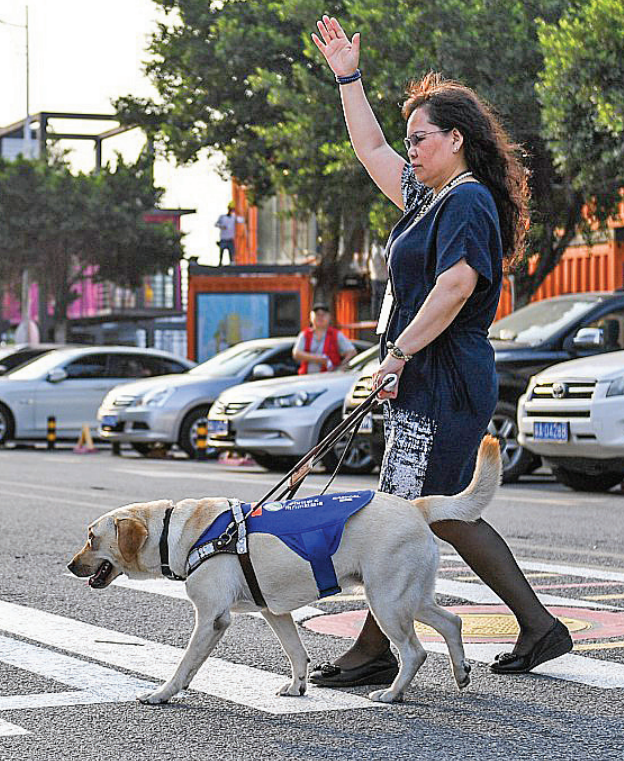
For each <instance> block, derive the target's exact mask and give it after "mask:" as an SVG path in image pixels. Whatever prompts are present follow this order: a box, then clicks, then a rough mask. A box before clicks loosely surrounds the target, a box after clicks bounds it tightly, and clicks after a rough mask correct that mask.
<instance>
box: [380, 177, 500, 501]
mask: <svg viewBox="0 0 624 761" xmlns="http://www.w3.org/2000/svg"><path fill="white" fill-rule="evenodd" d="M402 189H403V198H404V201H405V214H404V215H403V217H402V218H401V219H400V220H399V222H398V223H397V225H396V226H395V227H394V229H393V230H392V232H391V234H390V238H389V241H388V246H387V250H386V253H387V256H388V269H389V273H390V282H391V285H392V291H393V295H394V305H393V310H392V313H391V315H390V319H389V322H388V326H387V328H386V331H385V333H384V336H383V340H382V347H381V351H382V357H383V356H385V354H386V349H385V344H386V341H387V340H392V341H394V340H396V339H397V338H398V336H399V335H400V333H401V332H402V331H403V330H404V329H405V328H406V327H407V325H408V324H409V323H410V322H411V321H412V320H413V319H414V317H415V315H416V313H417V312H418V310H419V309H420V307H421V306H422V304H423V303H424V301H425V299H426V298H427V296H428V294H429V293H430V291H431V290H432V289H433V287H434V285H435V282H436V278H437V277H438V276H439V275H440V274H441V273H443V272H444V271H445V270H447V269H449V268H450V267H452V266H453V265H454V264H456V263H457V262H458V261H460V260H461V259H465V260H466V262H467V263H468V264H469V265H470V266H471V267H472V268H473V269H474V270H475V271H476V272H477V273H478V275H479V277H478V282H477V286H476V288H475V290H474V292H473V293H472V295H471V296H470V298H469V299H468V301H467V302H466V303H465V305H464V306H463V308H462V310H461V311H460V312H459V314H458V315H457V316H456V317H455V319H454V320H453V322H452V323H451V325H450V326H449V327H448V328H447V329H446V330H445V331H444V332H443V333H442V334H441V335H440V336H438V337H437V338H436V339H435V340H434V341H432V342H431V343H430V344H429V345H427V346H426V347H425V348H424V349H422V350H421V351H419V352H418V353H417V354H416V355H415V356H414V358H413V359H412V360H411V361H410V362H408V363H407V364H406V365H405V369H404V371H403V374H402V375H401V380H400V384H399V391H398V397H397V399H396V400H391V402H390V404H391V407H392V411H391V412H390V417H392V413H393V412H394V413H398V414H399V417H401V415H402V416H403V419H404V420H408V419H409V420H411V421H414V420H417V421H419V422H418V432H417V434H415V436H416V438H415V439H414V441H415V442H417V443H415V444H414V445H413V446H414V447H416V449H418V450H419V451H417V452H413V453H412V455H411V459H412V460H413V461H415V460H418V463H417V466H418V468H419V469H420V475H421V476H422V483H421V487H420V488H419V491H420V493H421V494H422V495H426V494H456V493H457V492H459V491H461V490H462V489H464V488H465V487H466V486H467V485H468V484H469V483H470V480H471V478H472V473H473V470H474V465H475V461H476V453H477V450H478V447H479V443H480V441H481V439H482V437H483V435H484V434H485V432H486V428H487V425H488V422H489V420H490V418H491V416H492V413H493V412H494V408H495V406H496V402H497V397H498V384H497V376H496V368H495V365H494V352H493V350H492V347H491V345H490V343H489V341H488V328H489V326H490V324H491V323H492V320H493V319H494V316H495V314H496V309H497V306H498V300H499V295H500V289H501V282H502V259H503V256H502V242H501V235H500V226H499V221H498V213H497V210H496V205H495V202H494V199H493V197H492V195H491V193H490V191H489V190H488V189H487V188H486V187H485V186H484V185H482V184H481V183H477V182H464V183H462V184H459V185H457V186H456V187H455V188H453V189H452V190H451V191H450V192H449V193H448V195H446V196H445V197H444V198H443V199H441V200H440V201H439V202H438V204H437V205H435V206H434V207H433V208H432V209H431V210H430V211H429V212H428V213H427V214H426V215H425V216H424V217H423V218H422V219H421V220H420V221H418V222H417V223H415V222H414V220H415V218H416V216H417V214H418V211H419V209H420V207H421V205H422V203H423V200H424V197H425V194H426V190H427V189H426V188H425V187H424V186H423V185H422V184H420V183H418V181H417V180H416V178H415V177H414V174H413V171H412V169H411V167H410V166H409V165H406V168H405V170H404V172H403V182H402ZM395 417H396V415H395ZM412 427H413V425H412ZM404 434H405V431H403V433H401V432H400V431H399V432H398V433H396V432H395V434H394V438H393V440H392V442H388V441H387V444H392V446H393V447H394V448H395V449H397V448H398V449H401V448H402V449H403V450H404V451H403V452H401V453H399V454H398V455H397V453H395V460H396V456H398V457H399V458H402V461H403V462H406V461H407V455H406V451H405V450H406V449H409V448H410V446H409V444H410V443H409V442H406V441H405V440H403V441H401V438H403V439H405V435H404ZM421 439H422V442H423V443H422V444H421V443H418V442H420V441H421ZM425 439H426V441H425ZM392 457H393V455H392V453H390V454H389V460H388V462H387V463H384V464H385V465H386V466H387V467H388V468H392V467H399V469H400V464H399V466H397V464H396V462H395V463H394V465H392V462H391V460H392ZM401 478H402V479H403V480H405V474H403V475H402V476H401ZM382 481H383V467H382ZM380 488H382V489H383V490H384V491H391V490H392V491H394V493H396V490H394V489H391V488H383V486H381V487H380ZM399 491H400V490H399ZM402 496H408V495H402ZM410 496H411V495H410Z"/></svg>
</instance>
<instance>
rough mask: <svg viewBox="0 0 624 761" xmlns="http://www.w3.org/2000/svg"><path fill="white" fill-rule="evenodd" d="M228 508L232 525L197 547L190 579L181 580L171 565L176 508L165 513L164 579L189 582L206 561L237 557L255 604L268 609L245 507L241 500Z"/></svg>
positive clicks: (162, 538)
mask: <svg viewBox="0 0 624 761" xmlns="http://www.w3.org/2000/svg"><path fill="white" fill-rule="evenodd" d="M228 505H229V507H230V510H231V512H232V516H233V518H234V520H233V521H231V522H230V523H229V524H228V526H227V528H226V529H225V531H224V532H223V533H222V534H221V535H220V536H219V537H218V538H217V539H215V540H213V541H212V542H210V543H206V544H204V545H203V546H201V547H194V548H193V549H192V550H191V553H190V555H189V558H188V560H187V569H188V570H187V576H178V574H177V573H174V572H173V571H172V570H171V566H170V565H169V525H170V523H171V515H172V513H173V510H174V508H173V507H168V508H167V509H166V510H165V517H164V518H163V529H162V533H161V535H160V570H161V572H162V575H163V576H165V577H166V578H167V579H171V580H172V581H186V579H187V578H188V576H190V574H191V573H192V572H193V571H194V570H195V569H196V568H198V567H199V566H200V565H201V564H202V563H203V562H204V560H208V558H210V557H213V555H218V554H220V553H224V552H226V553H229V554H231V555H236V556H237V557H238V560H239V562H240V564H241V569H242V571H243V575H244V576H245V581H246V582H247V585H248V586H249V589H250V591H251V595H252V597H253V600H254V602H255V603H256V605H258V606H259V607H260V608H266V607H267V604H266V600H265V599H264V596H263V594H262V591H261V590H260V585H259V584H258V579H257V577H256V573H255V571H254V569H253V566H252V564H251V559H250V557H249V552H248V551H247V528H246V524H245V516H244V515H243V511H242V508H241V503H240V502H239V501H238V500H228Z"/></svg>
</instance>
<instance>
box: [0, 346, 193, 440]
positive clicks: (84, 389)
mask: <svg viewBox="0 0 624 761" xmlns="http://www.w3.org/2000/svg"><path fill="white" fill-rule="evenodd" d="M194 364H195V363H194V362H191V361H189V360H187V359H183V358H182V357H177V356H175V355H173V354H170V353H169V352H165V351H158V350H156V349H139V348H136V347H130V346H89V347H79V348H67V349H57V350H55V351H51V352H49V353H48V354H44V355H43V356H41V357H38V358H37V359H34V360H32V361H31V362H29V363H28V364H26V365H24V366H22V367H20V368H18V369H16V370H14V371H13V372H11V373H9V374H8V375H5V376H3V377H1V378H0V444H2V443H4V442H5V441H7V440H10V439H45V438H46V433H47V421H48V418H49V417H54V418H56V435H57V438H59V439H71V438H76V437H77V436H78V435H79V434H80V432H81V430H82V427H83V425H85V424H87V425H88V426H89V428H90V429H91V432H92V433H95V432H96V429H97V419H96V417H97V410H98V407H99V405H100V402H101V401H102V399H103V398H104V396H105V395H106V394H107V393H108V392H109V391H110V389H111V388H113V386H117V385H118V384H119V383H122V382H123V381H128V380H130V379H131V378H146V377H150V376H154V375H165V374H171V373H183V372H186V371H187V370H188V369H190V368H191V367H193V366H194Z"/></svg>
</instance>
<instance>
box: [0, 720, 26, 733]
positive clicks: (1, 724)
mask: <svg viewBox="0 0 624 761" xmlns="http://www.w3.org/2000/svg"><path fill="white" fill-rule="evenodd" d="M29 734H30V732H29V731H28V730H27V729H24V727H18V726H17V724H10V723H9V722H8V721H4V720H3V719H0V737H16V736H17V735H29Z"/></svg>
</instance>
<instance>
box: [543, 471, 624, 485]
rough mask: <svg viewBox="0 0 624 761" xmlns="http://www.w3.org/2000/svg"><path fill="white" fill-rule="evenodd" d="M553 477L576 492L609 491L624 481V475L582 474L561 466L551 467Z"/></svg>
mask: <svg viewBox="0 0 624 761" xmlns="http://www.w3.org/2000/svg"><path fill="white" fill-rule="evenodd" d="M551 470H552V472H553V476H555V478H556V479H557V481H559V483H562V484H563V485H564V486H568V487H569V488H570V489H574V491H609V489H612V488H613V487H614V486H616V485H617V484H619V483H621V481H622V480H624V475H623V474H622V473H580V472H579V471H578V470H568V469H567V468H562V467H561V466H560V465H553V466H551Z"/></svg>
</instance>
